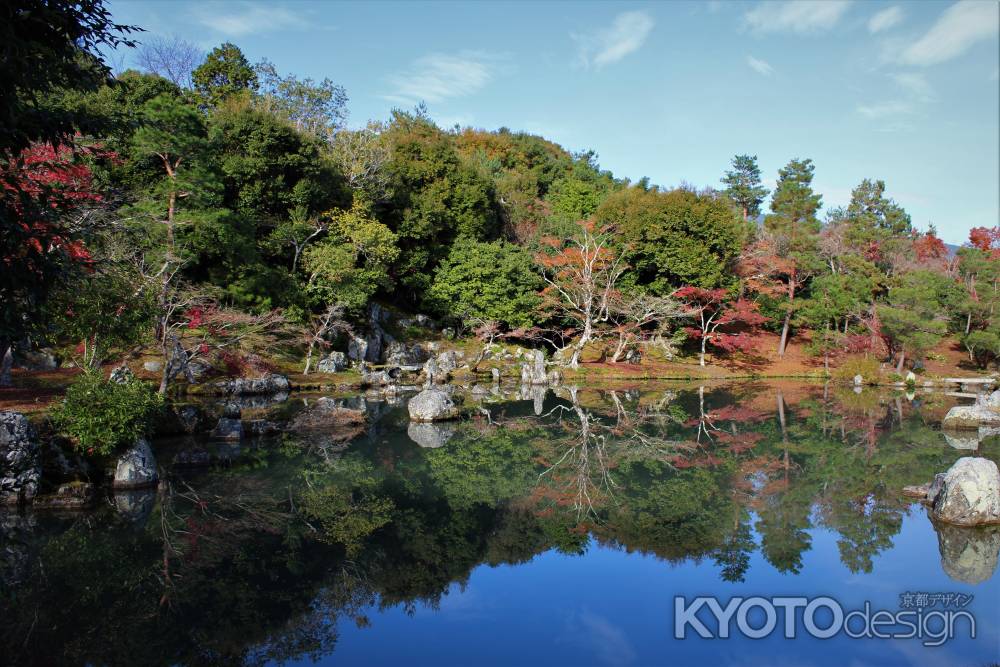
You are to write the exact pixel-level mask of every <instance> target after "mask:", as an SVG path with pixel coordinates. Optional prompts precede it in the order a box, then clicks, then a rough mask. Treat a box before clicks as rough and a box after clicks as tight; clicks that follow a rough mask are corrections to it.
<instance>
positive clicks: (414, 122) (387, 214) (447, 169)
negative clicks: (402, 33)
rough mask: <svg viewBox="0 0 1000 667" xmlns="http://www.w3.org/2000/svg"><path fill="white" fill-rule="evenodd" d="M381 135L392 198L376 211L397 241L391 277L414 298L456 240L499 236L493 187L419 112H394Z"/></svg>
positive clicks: (425, 285) (421, 291)
mask: <svg viewBox="0 0 1000 667" xmlns="http://www.w3.org/2000/svg"><path fill="white" fill-rule="evenodd" d="M386 136H387V139H388V142H389V145H390V147H391V156H392V157H391V159H390V161H389V163H388V165H387V171H388V173H389V175H390V178H391V181H390V182H391V183H392V191H393V198H392V200H391V201H390V202H387V204H385V205H383V206H381V207H380V210H381V211H382V213H383V215H382V217H383V218H384V219H385V220H386V221H387V222H388V223H389V225H390V227H392V228H393V230H394V231H395V232H396V233H397V234H398V236H399V245H400V250H401V253H400V255H399V262H398V264H397V266H396V267H395V268H396V273H397V274H398V276H399V279H400V280H401V281H402V283H403V284H404V285H406V286H407V287H409V288H410V289H411V290H413V292H414V297H416V298H418V299H419V298H421V297H422V296H423V294H425V293H426V290H427V288H428V286H429V284H430V279H431V274H432V273H433V270H434V267H435V266H436V265H437V263H438V262H439V261H440V260H441V259H443V258H444V256H445V255H446V254H447V249H448V246H449V245H450V244H451V243H452V242H453V241H454V240H455V239H456V238H458V237H465V238H470V239H475V240H479V241H489V240H492V239H495V238H496V237H497V236H498V235H499V233H500V224H499V218H498V216H497V211H496V206H495V201H494V194H493V187H492V184H491V183H490V181H489V179H488V178H487V177H486V176H485V175H484V174H482V173H481V172H480V171H478V170H476V169H473V168H472V167H470V166H467V165H464V164H463V163H462V161H461V160H460V159H459V156H458V154H457V152H456V151H455V148H454V145H453V142H452V138H451V135H448V134H446V133H445V132H442V131H441V130H440V129H439V128H438V127H437V126H435V125H434V123H433V122H432V121H430V120H429V119H428V118H426V116H424V115H422V114H420V113H415V114H410V113H404V112H400V111H397V112H394V114H393V119H392V122H391V123H390V125H389V128H388V129H387V131H386Z"/></svg>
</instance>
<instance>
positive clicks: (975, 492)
mask: <svg viewBox="0 0 1000 667" xmlns="http://www.w3.org/2000/svg"><path fill="white" fill-rule="evenodd" d="M938 481H940V492H938V493H936V494H933V496H932V493H931V492H929V493H928V500H929V501H930V502H931V503H932V506H931V517H933V518H934V519H935V520H937V521H942V522H944V523H951V524H955V525H958V526H981V525H988V524H1000V470H998V469H997V464H996V463H994V462H993V461H991V460H989V459H984V458H979V457H972V456H966V457H964V458H960V459H959V460H958V461H956V462H955V464H954V465H953V466H952V467H951V468H949V469H948V471H947V472H946V473H944V477H943V479H940V480H938V479H936V480H935V482H938ZM935 485H936V484H935ZM935 485H932V488H933V486H935Z"/></svg>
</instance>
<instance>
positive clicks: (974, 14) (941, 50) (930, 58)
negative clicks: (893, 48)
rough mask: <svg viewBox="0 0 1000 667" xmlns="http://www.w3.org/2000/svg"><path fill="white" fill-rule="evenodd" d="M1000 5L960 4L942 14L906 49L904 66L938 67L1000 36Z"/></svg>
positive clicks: (902, 56)
mask: <svg viewBox="0 0 1000 667" xmlns="http://www.w3.org/2000/svg"><path fill="white" fill-rule="evenodd" d="M998 24H1000V5H998V4H997V3H996V2H974V1H970V0H962V1H961V2H956V3H955V4H954V5H952V6H951V7H949V8H948V9H946V10H945V11H944V13H943V14H941V17H940V18H938V20H937V21H936V22H935V23H934V25H933V26H931V29H930V30H928V31H927V32H926V33H925V34H924V36H923V37H921V38H920V39H918V40H917V41H916V42H913V43H912V44H910V45H909V46H907V47H906V48H904V49H903V51H902V53H900V54H899V58H898V60H899V62H900V63H902V64H904V65H918V66H927V65H937V64H938V63H943V62H945V61H948V60H951V59H952V58H955V57H957V56H960V55H962V54H963V53H965V52H966V51H968V50H969V48H971V47H972V45H974V44H975V43H976V42H980V41H982V40H984V39H989V38H990V37H992V36H994V35H996V34H997V31H998Z"/></svg>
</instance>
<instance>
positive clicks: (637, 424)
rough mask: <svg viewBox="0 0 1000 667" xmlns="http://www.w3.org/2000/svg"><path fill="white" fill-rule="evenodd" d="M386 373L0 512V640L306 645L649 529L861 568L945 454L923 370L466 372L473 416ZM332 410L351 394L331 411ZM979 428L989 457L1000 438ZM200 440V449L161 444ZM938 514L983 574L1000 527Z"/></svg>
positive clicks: (25, 647) (697, 553)
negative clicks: (700, 381)
mask: <svg viewBox="0 0 1000 667" xmlns="http://www.w3.org/2000/svg"><path fill="white" fill-rule="evenodd" d="M383 398H384V397H378V396H370V397H367V398H365V397H355V398H351V399H343V400H341V399H338V400H336V401H332V400H330V399H321V400H319V401H316V400H313V399H307V400H305V401H303V400H302V399H292V400H291V401H289V402H288V404H283V405H280V406H269V405H253V406H241V407H242V409H244V410H246V409H268V408H271V407H274V408H275V409H280V410H285V411H286V413H285V414H281V415H276V414H271V415H264V416H263V417H262V418H268V419H270V418H274V419H278V418H279V417H285V418H290V419H291V422H292V424H294V425H297V428H296V430H295V431H294V432H290V433H285V434H284V435H282V436H281V437H280V438H267V439H259V438H258V439H252V440H246V441H244V442H242V443H230V444H226V445H220V444H219V443H210V442H205V441H204V440H200V439H192V438H190V437H186V438H183V439H181V440H178V441H176V442H173V443H166V442H165V443H158V445H159V447H158V449H160V450H161V451H163V452H164V455H161V460H165V461H176V462H177V465H176V466H175V467H174V468H173V470H172V471H171V472H170V474H169V475H168V476H167V478H168V482H169V483H168V484H167V485H165V486H164V488H162V489H161V490H159V491H154V492H147V493H145V494H142V495H141V496H132V495H129V496H125V495H121V494H119V495H115V496H113V497H112V498H110V499H109V502H108V503H107V507H106V508H105V509H104V510H101V511H98V512H96V513H91V514H87V515H65V516H58V517H53V516H44V515H32V516H27V517H20V516H16V515H13V516H12V515H8V516H6V517H3V519H2V521H0V531H2V544H3V552H2V553H0V582H2V584H0V585H2V595H0V616H2V617H3V618H4V619H5V622H4V623H3V624H0V649H2V650H3V651H4V655H7V656H13V660H12V661H13V662H15V663H18V664H20V663H24V664H29V663H37V664H51V663H70V664H83V663H130V664H149V665H153V664H194V663H199V664H200V663H206V662H226V663H235V664H242V663H249V664H256V663H265V662H268V661H273V660H277V661H280V660H285V659H292V658H307V657H311V658H318V657H321V656H324V655H326V654H329V653H331V652H335V648H336V645H337V642H338V640H339V638H340V634H341V633H344V632H348V631H349V630H350V629H351V628H355V629H356V628H364V627H367V626H368V625H370V624H373V623H377V622H378V619H377V618H376V617H377V616H378V615H380V614H382V613H384V612H386V611H387V610H390V609H393V608H396V607H402V608H403V609H405V610H407V611H408V612H410V613H412V612H413V611H414V610H415V609H416V608H417V607H418V606H420V607H427V608H432V609H433V608H436V607H437V606H438V605H440V603H441V600H442V597H443V596H444V595H445V594H446V593H447V592H448V591H449V590H452V589H453V588H454V587H455V586H456V585H457V586H459V587H461V586H464V585H465V584H466V583H467V582H468V580H469V577H470V573H471V572H472V571H473V570H474V569H475V568H477V567H478V566H480V565H489V566H496V565H501V564H508V565H520V564H525V563H528V562H529V561H532V560H533V559H535V558H536V557H537V556H539V555H540V554H543V553H546V552H557V553H561V554H578V555H582V556H583V558H587V557H588V556H587V554H589V553H591V552H593V551H595V550H596V549H597V548H601V549H611V550H618V551H620V552H624V553H639V554H646V555H648V556H652V557H655V558H656V559H658V562H659V561H665V562H667V563H673V564H690V563H693V564H696V565H697V567H698V568H699V570H700V571H711V572H712V573H713V576H714V578H715V579H716V580H717V581H719V582H722V583H725V582H730V583H731V584H739V583H741V582H742V583H745V584H752V583H753V582H754V581H755V577H758V576H762V575H764V574H766V573H765V572H764V570H762V567H763V566H762V565H760V564H758V565H756V566H754V565H753V563H754V562H758V563H759V562H760V560H759V559H760V557H762V558H763V561H764V562H765V563H766V566H767V567H769V568H773V571H776V572H778V573H782V574H783V575H784V576H792V575H800V576H803V577H815V578H816V579H817V580H820V581H822V580H823V579H824V578H826V577H829V576H830V571H829V570H827V569H823V568H822V567H819V566H813V567H815V568H816V569H815V570H814V571H810V566H809V565H808V560H809V559H808V555H809V554H810V553H811V552H813V551H814V550H817V549H820V548H824V547H821V546H820V544H821V540H820V539H819V537H820V536H822V535H825V534H831V535H833V536H834V537H835V546H834V547H833V548H834V549H835V551H836V554H835V555H836V560H837V561H838V562H839V563H840V564H841V567H843V568H845V569H846V570H847V571H849V572H851V573H858V574H864V573H871V572H873V571H876V572H877V570H878V567H879V561H880V558H881V556H882V555H883V554H884V553H886V552H887V551H890V550H891V549H893V546H894V545H893V542H894V540H895V539H896V538H897V536H898V535H899V534H900V531H901V529H902V527H903V525H904V522H905V521H907V520H909V519H910V518H911V517H912V515H913V513H914V511H916V512H922V511H923V510H921V509H920V508H919V507H917V506H913V505H911V504H910V502H909V501H908V500H907V499H905V498H904V497H903V496H902V495H901V494H900V493H899V491H900V490H901V489H902V487H903V486H905V485H909V484H916V483H921V482H924V481H926V480H927V479H930V478H931V477H933V474H934V473H936V472H940V471H943V470H945V469H947V468H948V467H949V466H950V465H951V463H953V462H954V460H956V459H957V458H958V457H959V456H961V455H962V454H963V451H961V450H960V449H956V448H953V447H949V446H947V445H946V444H945V443H944V442H942V434H941V432H940V431H939V430H937V429H936V428H934V426H933V424H934V423H936V420H937V419H939V418H940V413H942V412H943V410H944V409H945V408H946V407H947V406H946V405H945V404H944V403H942V402H941V401H943V400H944V399H940V398H939V397H935V396H927V395H921V397H920V400H921V403H920V404H916V401H913V402H911V401H909V400H907V399H906V398H905V397H901V396H896V395H891V394H879V393H877V392H874V391H870V390H865V391H863V392H862V393H860V394H856V393H854V392H853V391H851V390H850V389H846V390H841V391H838V390H834V389H832V388H830V387H818V386H795V385H788V386H774V385H742V386H730V387H717V388H709V387H696V388H693V389H663V390H658V391H637V390H619V391H595V390H587V389H582V388H577V387H573V386H563V387H558V388H555V389H551V390H550V389H547V388H545V387H527V388H525V389H524V390H516V391H515V392H514V393H513V394H504V392H503V390H501V389H500V388H499V387H493V388H491V390H490V391H489V392H476V393H470V395H469V396H467V397H466V399H465V400H466V405H465V407H466V408H467V410H466V412H467V414H469V415H471V416H469V417H468V418H466V419H464V420H462V421H458V422H454V423H447V424H420V425H416V424H410V423H409V422H408V420H407V418H406V411H405V407H404V404H405V400H403V399H401V398H400V397H398V396H396V397H390V398H389V400H383ZM324 401H325V402H324ZM289 404H294V406H295V407H294V409H293V408H291V407H290V406H289ZM340 409H349V410H361V411H364V413H365V415H366V416H367V419H366V421H364V422H359V423H348V422H345V421H343V420H340V421H338V420H333V421H330V420H329V419H328V418H329V415H330V414H340V413H334V412H331V411H336V410H340ZM288 411H291V412H296V411H297V414H295V415H293V416H291V417H289V415H290V412H288ZM258 416H259V415H258ZM324 419H327V421H324ZM976 445H977V447H978V450H979V453H980V455H985V456H989V457H991V458H994V459H997V458H1000V457H998V456H997V453H998V447H997V438H996V437H993V436H991V435H989V434H986V435H985V436H984V437H983V438H982V439H980V440H979V441H977V443H976ZM220 446H224V447H226V448H228V449H227V450H226V452H225V453H220V452H218V451H217V448H218V447H220ZM171 447H173V448H174V449H175V450H176V453H175V454H174V455H173V456H170V455H168V453H169V451H170V448H171ZM198 448H200V450H199V451H202V450H203V451H205V452H211V454H210V455H209V457H208V458H207V459H205V460H202V459H197V460H194V459H192V458H191V457H190V454H188V455H187V456H188V458H185V457H184V456H181V454H182V453H184V452H189V453H190V452H192V451H195V449H198ZM195 463H197V464H198V465H199V466H200V467H197V466H196V465H195ZM936 530H937V531H938V546H939V549H940V569H941V570H943V571H944V572H945V573H946V574H947V575H948V576H949V577H951V578H952V579H953V580H954V581H956V582H963V583H965V584H979V583H981V582H985V581H987V580H988V579H990V578H991V577H992V576H993V575H994V573H995V570H996V565H997V553H998V550H1000V531H997V530H986V531H983V530H976V529H960V528H948V527H938V528H937V529H936ZM933 556H934V555H933V554H919V557H920V558H921V559H923V561H924V562H932V561H933ZM755 559H756V560H755ZM935 567H937V566H936V565H935ZM517 572H518V570H517V569H516V568H515V569H511V570H510V575H509V576H510V577H512V581H513V580H514V579H513V578H514V577H516V576H517ZM538 595H542V596H544V595H545V591H544V582H542V588H541V589H540V590H539V591H538ZM573 618H574V619H576V621H574V622H576V624H577V625H580V626H583V625H587V624H588V623H591V621H593V619H597V618H600V615H599V614H596V612H593V611H588V612H580V613H579V614H577V615H576V616H574V617H573ZM588 619H590V620H588ZM492 620H493V621H496V619H492ZM992 620H993V621H996V620H997V619H992ZM618 622H619V623H621V624H624V625H628V623H629V619H627V618H626V619H618ZM574 627H575V626H574ZM512 641H513V640H512Z"/></svg>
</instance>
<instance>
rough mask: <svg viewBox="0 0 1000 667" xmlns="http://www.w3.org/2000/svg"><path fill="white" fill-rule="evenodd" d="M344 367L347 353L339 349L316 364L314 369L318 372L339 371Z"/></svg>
mask: <svg viewBox="0 0 1000 667" xmlns="http://www.w3.org/2000/svg"><path fill="white" fill-rule="evenodd" d="M345 368H347V355H346V354H344V353H343V352H340V351H339V350H334V351H333V352H331V353H330V354H328V355H326V356H325V357H323V358H322V359H320V360H319V363H318V364H316V370H317V371H319V372H320V373H339V372H340V371H342V370H344V369H345Z"/></svg>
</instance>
